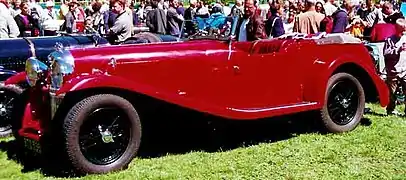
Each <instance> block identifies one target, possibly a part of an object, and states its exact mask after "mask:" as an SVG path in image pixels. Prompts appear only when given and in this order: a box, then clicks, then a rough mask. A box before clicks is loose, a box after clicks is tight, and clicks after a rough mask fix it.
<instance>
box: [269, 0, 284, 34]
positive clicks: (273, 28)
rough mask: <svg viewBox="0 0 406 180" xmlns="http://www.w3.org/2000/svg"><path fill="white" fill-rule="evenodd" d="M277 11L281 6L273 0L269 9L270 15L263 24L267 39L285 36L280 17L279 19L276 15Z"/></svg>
mask: <svg viewBox="0 0 406 180" xmlns="http://www.w3.org/2000/svg"><path fill="white" fill-rule="evenodd" d="M279 10H281V5H280V4H279V3H278V1H277V0H273V1H272V2H271V4H270V8H269V11H270V12H271V13H270V14H271V15H270V17H268V20H267V21H266V22H265V31H266V34H267V35H268V37H269V38H272V37H279V36H282V35H283V34H285V29H284V28H283V22H282V19H281V17H279V14H278V11H279Z"/></svg>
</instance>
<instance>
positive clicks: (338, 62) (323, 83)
mask: <svg viewBox="0 0 406 180" xmlns="http://www.w3.org/2000/svg"><path fill="white" fill-rule="evenodd" d="M352 59H354V57H351V56H348V55H344V56H341V57H339V58H337V59H335V60H333V61H331V62H330V63H328V62H324V61H322V60H319V59H317V60H315V62H314V63H313V64H314V65H315V66H319V67H316V70H317V71H314V72H320V74H317V75H316V76H314V77H310V79H309V80H308V81H307V82H308V83H309V84H307V86H306V87H308V88H305V91H304V98H305V100H311V101H317V102H320V103H321V104H322V105H324V98H325V93H326V88H327V83H328V80H329V78H330V77H331V76H332V75H334V74H335V73H336V71H337V69H338V68H339V67H341V66H342V65H345V64H354V65H356V66H359V67H360V68H362V69H363V70H365V71H366V73H367V74H368V76H369V77H370V78H371V80H372V82H373V84H374V85H375V88H376V90H377V92H378V95H379V101H380V104H381V106H382V107H384V106H387V105H388V103H389V90H388V88H387V86H386V84H385V82H384V81H383V80H382V79H381V78H380V77H379V76H378V74H376V71H375V69H374V67H373V66H371V65H369V64H368V62H364V61H354V60H352ZM364 90H365V89H364ZM366 91H367V90H366Z"/></svg>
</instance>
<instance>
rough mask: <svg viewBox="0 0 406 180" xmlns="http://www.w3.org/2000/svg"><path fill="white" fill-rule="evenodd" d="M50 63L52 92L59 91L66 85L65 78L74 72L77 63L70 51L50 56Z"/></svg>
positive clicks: (61, 51)
mask: <svg viewBox="0 0 406 180" xmlns="http://www.w3.org/2000/svg"><path fill="white" fill-rule="evenodd" d="M48 61H49V63H50V76H51V90H58V89H60V88H61V86H62V85H63V83H64V77H65V76H66V75H70V74H72V73H73V71H74V67H75V63H74V58H73V56H72V54H71V53H70V52H69V51H68V50H57V51H54V52H52V53H51V54H49V55H48Z"/></svg>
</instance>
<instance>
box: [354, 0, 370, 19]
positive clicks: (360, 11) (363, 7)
mask: <svg viewBox="0 0 406 180" xmlns="http://www.w3.org/2000/svg"><path fill="white" fill-rule="evenodd" d="M357 15H358V16H359V17H360V18H361V19H362V20H363V21H365V20H366V18H367V15H368V8H367V4H366V3H362V4H361V6H360V8H359V9H358V11H357Z"/></svg>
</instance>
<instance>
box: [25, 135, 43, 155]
mask: <svg viewBox="0 0 406 180" xmlns="http://www.w3.org/2000/svg"><path fill="white" fill-rule="evenodd" d="M24 147H25V148H27V149H28V150H30V151H32V152H34V153H38V154H41V145H40V143H39V142H38V141H34V140H32V139H27V138H24Z"/></svg>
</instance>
